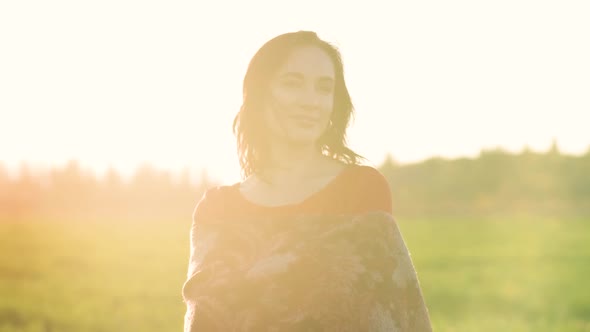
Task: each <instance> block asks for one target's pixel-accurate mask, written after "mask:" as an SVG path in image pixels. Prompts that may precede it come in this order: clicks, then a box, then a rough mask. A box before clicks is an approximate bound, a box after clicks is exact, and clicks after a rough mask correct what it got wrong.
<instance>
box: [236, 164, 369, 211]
mask: <svg viewBox="0 0 590 332" xmlns="http://www.w3.org/2000/svg"><path fill="white" fill-rule="evenodd" d="M356 167H360V165H355V164H350V165H346V166H344V168H343V169H342V170H341V171H340V172H339V173H338V174H337V175H336V176H334V178H333V179H332V180H330V181H329V182H328V183H327V184H326V185H324V186H323V187H322V188H320V189H318V190H316V191H315V192H313V193H311V194H310V195H308V196H307V197H305V198H304V199H303V200H301V201H299V202H296V203H289V204H281V205H263V204H259V203H255V202H253V201H251V200H250V199H249V198H247V197H246V196H244V194H242V192H241V191H240V185H241V182H237V183H235V184H234V185H233V186H232V187H234V191H235V192H236V194H237V196H238V197H239V199H240V200H242V201H243V202H244V203H246V204H247V205H250V206H253V207H255V208H258V209H267V210H281V209H291V208H298V207H301V206H302V205H305V204H307V203H308V202H309V201H311V200H313V199H314V198H316V197H317V196H320V195H322V194H324V193H325V192H326V191H328V190H330V189H331V188H332V187H333V186H335V185H336V184H337V183H339V182H340V180H341V179H342V178H343V177H344V175H345V174H346V173H348V172H349V171H350V170H352V169H354V168H356Z"/></svg>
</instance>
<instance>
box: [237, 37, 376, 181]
mask: <svg viewBox="0 0 590 332" xmlns="http://www.w3.org/2000/svg"><path fill="white" fill-rule="evenodd" d="M303 46H316V47H319V48H320V49H321V50H323V51H324V52H326V54H327V55H328V56H329V57H330V59H331V60H332V63H333V64H334V72H335V74H336V77H335V88H334V109H333V112H332V116H331V118H330V125H329V126H328V128H327V129H326V131H325V132H324V134H323V135H322V136H321V137H320V138H319V139H318V142H317V148H318V150H320V151H321V152H322V154H324V155H327V156H330V157H332V158H334V159H336V160H340V161H342V162H345V163H346V164H358V163H359V161H360V160H361V159H365V158H364V157H362V156H360V155H358V154H357V153H355V152H354V151H352V150H351V149H350V148H348V147H347V146H346V128H347V127H348V124H349V121H350V120H351V118H353V117H354V114H353V113H354V107H353V105H352V101H351V98H350V95H349V93H348V89H347V88H346V83H345V81H344V69H343V65H342V59H341V56H340V51H339V50H338V49H337V48H336V47H335V46H334V45H332V44H330V43H328V42H326V41H324V40H322V39H320V38H319V37H318V35H317V34H316V33H315V32H313V31H297V32H290V33H285V34H282V35H279V36H276V37H274V38H273V39H271V40H269V41H268V42H266V43H265V44H264V45H262V47H261V48H260V49H259V50H258V51H257V52H256V54H254V56H253V57H252V59H251V60H250V63H249V65H248V69H247V71H246V75H245V76H244V82H243V90H242V94H243V101H242V106H241V107H240V110H239V112H238V114H237V115H236V117H235V118H234V121H233V127H232V128H233V133H234V135H235V136H236V139H237V149H238V157H239V161H240V168H241V170H242V176H243V178H246V177H248V176H249V175H250V174H252V173H257V172H258V171H260V170H261V169H263V168H264V167H265V164H266V162H267V160H268V155H267V154H266V151H268V144H267V136H266V133H267V132H268V131H267V130H266V128H265V124H264V121H262V119H263V117H262V110H263V107H264V103H265V101H266V97H267V94H268V88H269V82H270V79H271V77H272V75H273V74H274V73H275V72H276V70H278V68H279V66H281V65H282V64H283V62H284V61H286V59H287V57H288V56H289V55H290V54H291V52H292V51H293V50H294V49H296V48H298V47H303Z"/></svg>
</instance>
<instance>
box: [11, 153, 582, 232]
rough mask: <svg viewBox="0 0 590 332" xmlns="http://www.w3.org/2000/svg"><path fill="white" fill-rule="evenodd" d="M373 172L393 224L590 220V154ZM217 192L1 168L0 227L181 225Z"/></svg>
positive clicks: (441, 161)
mask: <svg viewBox="0 0 590 332" xmlns="http://www.w3.org/2000/svg"><path fill="white" fill-rule="evenodd" d="M378 169H379V170H380V171H381V173H382V174H383V175H384V176H385V177H386V178H387V180H388V182H389V184H390V186H391V192H392V199H393V209H394V214H395V215H396V216H397V217H398V218H405V217H412V218H422V217H423V218H446V217H448V218H453V217H474V218H481V217H498V216H531V217H580V218H584V217H590V149H589V150H588V152H586V153H585V154H583V155H581V156H570V155H564V154H562V153H560V151H559V149H558V148H557V145H556V143H554V144H553V146H552V147H551V149H550V150H548V151H547V152H543V153H537V152H533V151H530V150H529V149H524V150H523V151H522V152H520V153H508V152H506V151H504V150H502V149H491V150H482V151H481V152H480V154H479V156H478V157H476V158H457V159H445V158H440V157H433V158H429V159H427V160H424V161H422V162H419V163H413V164H400V163H398V162H396V161H395V159H394V157H393V156H391V155H388V156H387V158H385V160H384V161H383V163H382V164H381V165H379V166H378ZM216 185H219V184H218V183H215V182H213V181H211V180H210V179H208V177H207V176H206V173H203V175H202V176H201V178H200V180H199V181H198V182H197V183H194V182H193V181H191V178H190V176H189V172H188V170H187V171H184V172H183V173H182V174H179V176H177V177H173V176H172V174H170V173H169V172H167V171H162V170H157V169H155V168H153V167H151V166H149V165H144V166H142V167H140V168H139V169H138V170H137V171H136V173H135V174H134V175H133V176H132V178H131V179H130V181H124V180H123V179H122V177H121V176H120V175H119V174H118V173H117V171H116V170H114V169H111V170H110V171H108V172H107V173H106V175H105V176H104V177H103V178H102V179H97V178H96V177H95V176H94V175H93V174H92V173H90V172H85V171H84V170H82V169H81V168H80V167H79V166H78V164H77V162H75V161H72V162H70V163H68V164H67V165H66V166H65V167H63V168H54V169H51V170H50V171H49V172H46V173H44V174H33V173H32V172H30V171H29V170H28V169H27V167H26V166H23V167H22V168H21V171H20V173H19V175H18V176H17V177H16V178H15V177H9V176H8V173H7V172H6V170H5V169H4V168H3V167H2V166H1V165H0V221H1V220H2V219H4V220H8V219H14V218H18V219H31V218H43V219H44V220H51V219H57V218H70V219H73V220H84V219H97V220H101V219H105V218H110V219H113V218H114V219H120V220H137V221H145V220H160V221H161V220H168V221H170V222H174V221H177V220H185V221H186V220H187V218H189V219H190V216H191V214H192V211H193V209H194V207H195V205H196V203H197V202H198V200H199V199H200V198H201V196H202V194H203V192H204V191H205V190H206V189H207V188H210V187H212V186H216Z"/></svg>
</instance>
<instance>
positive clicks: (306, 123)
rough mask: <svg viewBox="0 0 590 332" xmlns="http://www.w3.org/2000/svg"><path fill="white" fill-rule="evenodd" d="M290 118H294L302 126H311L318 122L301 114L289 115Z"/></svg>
mask: <svg viewBox="0 0 590 332" xmlns="http://www.w3.org/2000/svg"><path fill="white" fill-rule="evenodd" d="M291 119H293V120H295V121H296V122H297V123H298V124H299V125H300V126H302V127H312V126H313V125H315V124H316V123H317V122H318V120H317V119H316V118H312V117H309V116H301V115H297V116H291Z"/></svg>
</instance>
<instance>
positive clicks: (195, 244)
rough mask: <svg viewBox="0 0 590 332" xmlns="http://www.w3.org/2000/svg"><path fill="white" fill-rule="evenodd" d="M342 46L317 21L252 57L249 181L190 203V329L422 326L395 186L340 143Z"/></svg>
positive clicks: (244, 139)
mask: <svg viewBox="0 0 590 332" xmlns="http://www.w3.org/2000/svg"><path fill="white" fill-rule="evenodd" d="M352 112H353V106H352V102H351V99H350V96H349V94H348V90H347V88H346V84H345V81H344V74H343V67H342V62H341V58H340V54H339V52H338V50H337V49H336V48H335V47H334V46H332V45H331V44H329V43H327V42H325V41H323V40H321V39H319V38H318V36H317V35H316V34H315V33H314V32H308V31H299V32H294V33H286V34H283V35H280V36H277V37H275V38H273V39H271V40H270V41H268V42H267V43H266V44H265V45H263V46H262V47H261V48H260V50H258V52H257V53H256V54H255V55H254V57H253V58H252V60H251V62H250V64H249V66H248V70H247V72H246V76H245V78H244V85H243V104H242V107H241V109H240V111H239V112H238V114H237V116H236V118H235V120H234V124H233V129H234V133H235V134H236V137H237V143H238V155H239V161H240V165H241V168H242V175H243V178H244V180H243V181H242V182H238V183H236V184H234V185H231V186H218V187H215V188H212V189H209V190H208V191H207V192H206V193H205V194H204V196H203V197H202V198H201V200H200V201H199V203H198V204H197V206H196V208H195V211H194V214H193V223H192V227H191V232H190V233H191V234H190V235H191V248H190V261H189V268H188V275H187V277H188V278H187V280H186V282H185V284H184V286H183V290H182V291H183V299H184V302H185V303H186V305H187V311H186V315H185V322H184V324H185V325H184V326H185V331H430V330H431V327H430V321H429V318H428V312H427V309H426V306H425V304H424V300H423V297H422V293H421V290H420V286H419V283H418V279H417V277H416V273H415V270H414V267H413V265H412V262H411V259H410V255H409V253H408V251H407V249H406V246H405V244H404V242H403V239H402V236H401V234H400V233H399V230H398V228H397V225H396V222H395V220H394V219H393V217H392V216H391V214H392V203H391V192H390V189H389V185H388V183H387V181H386V179H385V178H384V177H383V175H382V174H381V173H380V172H379V171H378V170H376V169H375V168H373V167H371V166H364V165H360V163H359V162H360V160H361V159H363V158H362V157H361V156H359V155H358V154H356V153H355V152H353V151H352V150H350V149H349V148H348V147H347V146H346V139H345V136H346V128H347V126H348V122H349V119H350V117H351V116H352Z"/></svg>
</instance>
